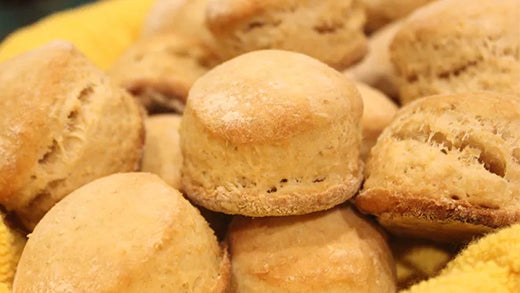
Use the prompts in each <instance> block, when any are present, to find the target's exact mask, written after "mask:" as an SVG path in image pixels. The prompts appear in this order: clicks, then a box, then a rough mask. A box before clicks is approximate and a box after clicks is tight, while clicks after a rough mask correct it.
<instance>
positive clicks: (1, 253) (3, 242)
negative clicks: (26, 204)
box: [0, 212, 26, 293]
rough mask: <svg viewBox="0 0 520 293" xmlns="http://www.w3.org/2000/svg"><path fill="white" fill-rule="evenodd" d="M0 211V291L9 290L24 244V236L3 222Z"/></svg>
mask: <svg viewBox="0 0 520 293" xmlns="http://www.w3.org/2000/svg"><path fill="white" fill-rule="evenodd" d="M4 219H5V216H4V215H3V214H2V213H1V212H0V293H3V292H10V288H11V285H12V283H13V278H14V273H15V271H16V265H17V264H18V260H19V259H20V256H21V254H22V250H23V247H24V246H25V241H26V239H25V237H23V236H22V235H21V234H20V233H18V232H17V231H14V230H12V229H11V228H10V227H9V226H7V225H6V224H5V222H4Z"/></svg>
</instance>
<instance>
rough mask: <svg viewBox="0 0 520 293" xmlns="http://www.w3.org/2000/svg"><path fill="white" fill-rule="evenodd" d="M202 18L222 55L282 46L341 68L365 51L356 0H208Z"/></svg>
mask: <svg viewBox="0 0 520 293" xmlns="http://www.w3.org/2000/svg"><path fill="white" fill-rule="evenodd" d="M206 17H207V25H208V27H209V29H210V30H211V32H212V33H213V35H214V37H215V38H216V39H217V40H218V44H219V47H220V49H221V52H220V53H221V54H220V55H222V56H223V57H225V58H232V57H235V56H238V55H240V54H243V53H246V52H249V51H253V50H261V49H283V50H289V51H295V52H300V53H304V54H307V55H309V56H311V57H314V58H316V59H319V60H321V61H323V62H325V63H327V64H329V65H331V66H333V67H335V68H337V69H344V68H346V67H347V66H349V65H350V64H352V63H353V62H355V61H357V60H359V59H361V57H363V55H365V52H366V38H365V35H364V34H363V24H364V23H365V14H364V11H363V9H362V7H361V5H360V3H359V0H344V1H335V0H311V1H302V0H282V1H278V0H267V1H248V0H209V1H208V8H207V14H206Z"/></svg>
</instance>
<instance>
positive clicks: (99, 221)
mask: <svg viewBox="0 0 520 293" xmlns="http://www.w3.org/2000/svg"><path fill="white" fill-rule="evenodd" d="M228 280H229V259H228V256H227V254H226V251H225V250H222V249H221V248H220V247H219V245H218V243H217V239H216V238H215V235H214V234H213V231H211V229H210V228H209V226H208V223H206V221H204V219H203V218H202V216H201V215H200V213H199V212H198V211H197V209H195V207H193V206H192V205H190V203H189V202H188V201H187V200H185V199H184V198H183V197H182V195H181V193H179V192H178V191H177V190H175V189H173V188H171V187H170V186H169V185H167V184H166V183H164V182H163V181H162V180H160V179H159V177H157V176H155V175H152V174H148V173H122V174H116V175H111V176H107V177H104V178H101V179H98V180H95V181H93V182H91V183H89V184H87V185H85V186H83V187H81V188H79V189H78V190H76V191H74V192H73V193H71V194H70V196H68V197H67V198H65V199H64V200H62V201H60V202H59V203H58V204H57V205H56V206H55V207H54V208H52V209H51V210H50V211H49V212H48V213H47V214H46V215H45V217H44V218H43V219H42V221H41V222H40V223H39V224H38V225H37V226H36V228H35V229H34V232H33V233H32V234H31V236H30V238H29V241H27V245H26V247H25V249H24V251H23V254H22V258H21V259H20V263H19V265H18V271H17V272H16V276H15V280H14V292H16V293H18V292H19V293H23V292H31V293H35V292H126V293H132V292H139V293H146V292H154V293H159V292H200V293H205V292H215V293H217V292H225V289H226V287H227V283H228Z"/></svg>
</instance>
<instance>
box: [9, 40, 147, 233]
mask: <svg viewBox="0 0 520 293" xmlns="http://www.w3.org/2000/svg"><path fill="white" fill-rule="evenodd" d="M0 87H1V88H2V91H1V93H0V96H1V98H0V113H1V115H0V131H1V132H0V137H1V138H0V158H1V159H0V202H1V203H2V204H3V205H5V207H6V208H7V209H8V210H11V211H15V212H16V214H17V215H18V217H19V218H20V219H21V221H22V222H23V223H24V224H25V226H26V227H27V228H29V229H31V228H32V227H34V225H35V224H36V222H38V220H39V219H40V218H41V217H42V216H43V214H45V212H46V211H47V210H48V209H50V208H51V207H52V206H53V205H54V204H55V203H56V202H57V201H59V200H60V199H61V198H63V197H64V196H65V195H67V194H68V193H70V192H71V191H73V190H74V189H75V188H77V187H79V186H81V185H83V184H85V183H87V182H89V181H91V180H93V179H95V178H97V177H100V176H103V175H107V174H111V173H114V172H121V171H131V170H134V169H135V168H136V167H137V164H138V160H139V158H140V156H141V149H142V145H143V141H144V130H143V125H142V119H141V114H142V113H141V109H140V108H139V106H138V104H137V103H136V102H135V101H134V100H133V99H132V98H131V97H130V96H129V95H128V94H127V93H126V92H125V91H124V90H122V89H120V88H117V87H116V86H115V85H114V84H112V82H111V81H110V80H109V78H108V77H107V76H106V74H104V73H103V72H102V71H101V70H100V69H97V68H96V67H94V65H92V63H91V62H90V61H89V60H88V59H87V58H85V57H84V56H83V55H82V54H81V53H80V52H79V51H78V50H77V49H76V48H74V46H73V45H72V44H70V43H67V42H63V41H55V42H52V43H49V44H47V45H45V46H42V47H39V48H37V49H35V50H33V51H30V52H28V53H25V54H22V55H20V56H18V57H15V58H13V59H11V60H8V61H6V62H4V63H2V64H1V65H0Z"/></svg>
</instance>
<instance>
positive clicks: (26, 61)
mask: <svg viewBox="0 0 520 293" xmlns="http://www.w3.org/2000/svg"><path fill="white" fill-rule="evenodd" d="M104 78H105V75H104V74H103V73H102V72H101V70H98V69H97V68H95V67H94V66H93V65H92V64H91V63H90V61H89V60H88V59H87V58H85V57H84V56H83V55H82V54H81V53H80V52H79V51H78V50H77V49H75V48H74V46H73V45H72V44H70V43H67V42H64V41H55V42H52V43H49V44H47V45H45V46H42V47H40V48H38V49H35V50H33V51H30V52H27V53H25V54H22V55H19V56H17V57H15V58H13V59H10V60H8V61H5V62H4V63H2V64H0V87H1V88H2V91H1V93H0V97H1V98H0V113H1V114H0V129H1V133H0V134H1V136H0V158H1V159H0V198H4V199H5V198H9V197H10V196H11V195H12V194H13V193H15V192H16V191H17V190H18V189H19V188H20V187H21V186H23V185H24V184H25V182H27V181H28V180H29V176H30V173H31V172H32V170H33V168H34V166H35V165H36V164H37V163H38V160H41V159H43V156H44V154H45V153H46V152H47V148H48V146H49V145H51V144H52V138H53V137H56V136H57V134H58V133H60V132H61V131H62V130H63V128H64V127H66V125H65V124H66V120H67V119H62V118H63V117H62V116H63V115H65V116H66V115H68V114H64V113H66V112H67V111H68V110H69V109H70V108H72V106H73V105H74V103H75V102H76V99H77V98H78V97H81V96H82V95H84V94H87V93H84V90H85V89H88V87H89V86H90V83H92V82H94V81H96V80H102V79H104Z"/></svg>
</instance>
